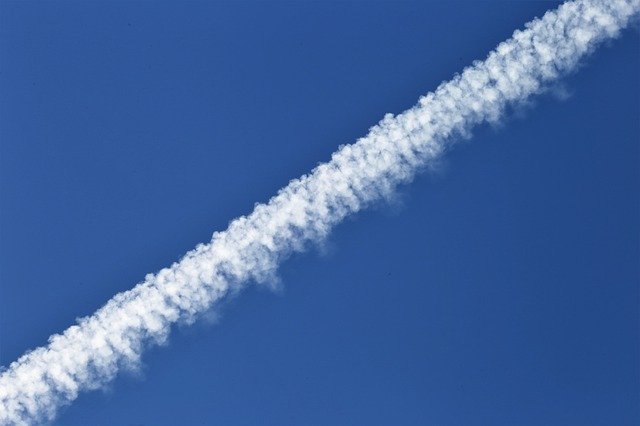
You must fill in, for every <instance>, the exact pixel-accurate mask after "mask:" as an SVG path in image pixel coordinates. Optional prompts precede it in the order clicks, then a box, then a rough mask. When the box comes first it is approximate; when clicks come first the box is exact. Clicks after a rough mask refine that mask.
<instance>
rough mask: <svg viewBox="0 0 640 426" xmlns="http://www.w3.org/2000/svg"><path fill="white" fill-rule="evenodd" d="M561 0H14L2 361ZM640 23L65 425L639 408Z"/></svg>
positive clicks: (0, 7)
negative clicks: (276, 288)
mask: <svg viewBox="0 0 640 426" xmlns="http://www.w3.org/2000/svg"><path fill="white" fill-rule="evenodd" d="M556 5H557V3H554V2H533V3H527V2H489V1H485V2H478V3H475V2H464V3H460V2H458V3H456V2H454V3H449V2H434V3H431V2H419V3H409V2H403V3H394V2H384V3H364V2H352V3H342V2H327V3H320V2H313V3H239V4H236V3H221V2H216V3H196V2H188V3H177V2H176V3H158V2H153V3H151V2H142V1H140V2H133V3H123V2H117V3H106V2H104V3H103V2H65V3H60V2H56V3H49V2H47V3H44V2H43V3H35V2H9V1H2V2H0V43H1V45H0V215H1V216H0V233H1V234H0V236H1V238H0V292H1V293H0V311H1V314H0V315H1V316H0V336H1V342H0V363H1V364H4V365H7V364H8V363H10V362H11V361H13V360H14V359H16V358H17V357H18V356H19V355H21V354H22V353H23V352H24V351H25V350H27V349H29V348H33V347H36V346H39V345H42V344H44V343H45V342H46V339H47V337H48V336H49V335H50V334H52V333H55V332H60V331H62V330H64V329H65V328H66V327H68V326H69V325H71V324H72V323H73V322H74V319H75V318H76V317H78V316H84V315H88V314H91V313H92V312H93V311H94V310H96V309H97V308H99V307H100V306H101V305H102V304H103V303H104V302H105V301H107V300H108V299H109V298H110V297H111V296H112V295H114V294H115V293H116V292H119V291H122V290H125V289H128V288H130V287H132V286H133V285H134V284H135V283H136V282H138V281H139V280H140V279H142V278H143V276H144V275H145V274H146V273H147V272H153V271H156V270H158V269H160V268H162V267H164V266H167V265H169V264H170V263H171V262H172V261H174V260H176V259H178V258H179V257H180V256H181V255H182V254H183V253H184V252H186V251H187V250H189V249H191V248H192V247H193V246H195V244H197V243H198V242H205V241H208V239H209V238H210V236H211V233H212V232H213V231H215V230H223V229H224V228H226V224H227V223H228V221H229V220H231V219H233V218H234V217H236V216H238V215H240V214H245V213H248V212H250V211H251V209H252V207H253V204H254V203H255V202H258V201H266V200H267V199H268V198H269V197H270V196H271V195H273V194H274V193H275V192H276V191H277V189H278V188H280V187H281V186H283V185H285V184H286V183H287V181H288V180H289V179H291V178H294V177H297V176H299V175H300V174H302V173H304V172H306V171H308V170H310V169H311V168H312V167H313V166H314V165H316V164H317V163H318V162H320V161H326V160H328V159H329V156H330V154H331V152H332V151H334V150H335V149H336V148H337V147H338V145H340V144H343V143H350V142H353V141H354V140H355V139H356V138H357V137H359V136H361V135H364V134H365V133H366V131H367V129H368V127H369V126H371V125H373V124H374V123H375V122H376V121H378V120H379V119H380V118H381V117H382V116H383V114H384V113H386V112H394V113H397V112H400V111H402V110H404V109H406V108H408V107H410V106H411V105H412V104H414V103H415V101H416V100H417V98H418V96H419V95H421V94H424V93H426V92H428V91H430V90H432V89H434V88H435V87H436V86H437V84H438V83H440V82H441V81H442V80H446V79H449V78H450V77H451V76H452V75H453V74H454V73H455V72H457V71H459V70H461V69H462V67H463V66H465V65H467V64H469V63H470V62H471V61H472V60H474V59H481V58H483V57H484V56H485V55H486V54H487V53H488V52H489V51H490V50H491V49H492V48H493V47H494V46H495V45H496V44H497V43H498V42H500V41H502V40H503V39H506V38H507V37H509V36H510V34H511V33H512V31H513V30H514V29H515V28H519V27H521V26H522V25H523V24H524V23H525V22H526V21H528V20H530V19H531V18H533V17H534V16H539V15H540V14H541V13H542V12H543V11H544V10H546V9H548V8H552V7H555V6H556ZM639 41H640V37H639V36H638V31H637V29H631V30H629V31H627V32H625V33H624V36H623V38H621V39H619V40H616V41H614V42H612V43H610V44H609V45H608V46H606V47H604V48H602V49H600V50H599V51H598V52H597V53H596V54H595V55H594V56H593V57H592V58H590V59H589V60H588V61H587V62H586V64H585V66H584V67H583V68H582V69H581V70H580V71H579V72H578V73H577V74H576V75H574V76H570V77H569V78H568V79H566V80H564V84H563V86H562V87H561V88H557V90H556V92H560V91H563V92H565V93H568V94H569V97H568V98H567V99H559V97H558V96H545V97H542V98H538V99H536V100H535V102H533V103H532V104H530V105H527V106H526V107H523V108H521V109H518V110H517V111H515V112H514V113H512V114H511V115H510V116H509V117H507V118H506V119H505V120H504V121H503V122H502V124H501V125H500V126H498V127H497V128H493V127H489V126H485V127H482V128H479V129H476V132H475V133H474V137H473V138H472V139H471V140H469V141H464V142H462V143H460V144H459V145H458V147H457V148H456V149H455V150H454V151H453V152H451V153H450V154H449V155H448V156H447V157H446V159H444V161H443V163H442V164H441V166H440V168H439V170H438V171H437V172H435V173H429V174H427V175H423V176H421V177H419V178H418V179H417V180H416V181H415V182H414V183H413V184H412V185H410V186H408V187H406V188H402V189H401V191H400V196H399V199H398V201H397V202H396V203H395V204H393V205H382V206H379V207H377V208H374V209H372V210H370V211H367V212H365V213H363V214H360V215H359V216H357V217H356V218H354V219H353V220H348V221H347V222H346V223H344V224H342V225H341V226H340V227H338V228H337V229H336V230H335V232H334V233H333V234H332V236H331V238H330V239H329V241H328V242H327V244H326V247H324V248H323V250H321V252H316V253H310V254H307V255H305V256H297V257H296V258H294V259H291V260H290V261H288V262H287V263H285V264H284V265H283V267H282V268H281V279H282V289H281V291H280V292H277V293H273V292H271V291H269V290H267V289H266V288H257V287H251V288H249V289H248V290H247V291H245V292H244V293H243V294H242V295H241V297H238V298H236V299H234V300H232V301H229V302H228V303H226V304H225V305H224V307H223V310H222V312H221V315H220V321H219V322H218V323H217V324H215V325H212V324H210V322H207V321H201V322H199V323H198V324H196V325H195V326H193V327H190V328H187V327H181V328H177V329H176V330H175V331H174V333H173V334H172V337H171V340H170V344H169V345H168V346H167V347H164V348H154V349H152V350H150V351H148V352H147V353H146V354H145V356H144V365H143V367H142V371H141V372H140V373H139V374H138V375H137V376H132V375H131V374H129V375H125V376H122V377H120V378H119V379H117V380H116V381H115V382H114V383H113V385H112V386H111V387H109V388H108V389H106V390H105V391H97V392H92V393H88V394H83V395H82V396H81V397H80V398H79V399H78V400H77V401H76V402H75V404H73V405H72V406H70V407H69V408H68V409H66V410H64V412H63V413H62V415H61V416H60V417H59V419H58V420H57V421H56V424H59V425H94V426H100V425H105V426H106V425H177V424H180V425H225V426H236V425H238V426H239V425H246V426H249V425H278V426H282V425H302V426H306V425H308V426H316V425H318V426H319V425H336V426H341V425H438V426H462V425H505V426H506V425H522V426H527V425H531V426H533V425H547V426H555V425H558V426H559V425H585V426H586V425H602V426H605V425H607V426H609V425H623V426H624V425H636V424H638V422H640V408H639V402H638V395H639V393H640V383H639V381H640V350H639V300H640V294H639V271H640V260H639V259H640V250H639V240H640V172H639V161H640V149H639V140H640V123H639V117H640V96H639V94H640V87H639V79H638V75H640V54H639V52H640V43H639Z"/></svg>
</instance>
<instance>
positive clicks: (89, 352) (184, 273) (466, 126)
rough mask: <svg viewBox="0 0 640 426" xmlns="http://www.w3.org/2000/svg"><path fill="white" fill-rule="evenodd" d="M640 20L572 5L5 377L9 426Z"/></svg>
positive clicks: (621, 7)
mask: <svg viewBox="0 0 640 426" xmlns="http://www.w3.org/2000/svg"><path fill="white" fill-rule="evenodd" d="M639 10H640V0H610V1H604V0H577V1H573V2H568V3H565V4H563V5H562V6H560V7H559V8H558V9H556V10H554V11H550V12H547V13H546V14H545V15H544V16H543V17H542V18H541V19H536V20H533V21H531V22H530V23H528V24H527V25H526V29H524V30H518V31H516V32H515V33H514V34H513V36H512V38H511V39H509V40H507V41H505V42H503V43H501V44H499V45H498V46H497V47H496V49H495V50H494V51H493V52H491V53H490V54H489V56H488V57H487V58H486V59H485V60H484V61H477V62H475V63H474V64H473V65H472V66H470V67H468V68H466V69H465V70H464V71H463V72H462V73H461V74H460V75H456V76H455V77H454V78H453V79H452V80H451V81H449V82H445V83H443V84H441V85H440V86H439V87H438V88H437V89H436V90H435V91H434V92H432V93H429V94H427V95H426V96H424V97H422V98H420V100H419V103H418V104H417V105H416V106H414V107H413V108H411V109H409V110H407V111H405V112H403V113H401V114H399V115H397V116H395V117H394V116H393V115H391V114H387V115H386V116H385V117H384V119H383V120H382V121H381V122H380V123H378V124H377V125H376V126H374V127H372V128H371V129H370V132H369V134H368V135H367V136H365V137H364V138H361V139H359V140H358V141H357V142H356V143H354V144H352V145H346V146H342V147H341V148H340V149H339V150H338V151H336V152H335V153H334V154H333V155H332V158H331V161H329V162H328V163H325V164H321V165H319V166H318V167H316V168H315V169H314V170H313V171H312V172H311V173H310V174H308V175H304V176H302V177H301V178H299V179H295V180H292V181H291V182H290V183H289V184H288V185H287V186H286V187H284V188H282V189H281V190H280V191H279V192H278V194H277V195H276V196H274V197H273V198H272V199H271V200H269V202H268V203H266V204H258V205H256V207H255V209H254V211H253V212H252V213H251V214H250V215H248V216H243V217H240V218H237V219H235V220H233V221H232V222H231V223H230V224H229V227H228V229H227V230H226V231H223V232H216V233H214V234H213V237H212V239H211V242H209V243H208V244H201V245H199V246H197V247H196V248H195V249H194V250H192V251H191V252H189V253H187V254H186V255H185V256H184V257H183V258H182V259H181V260H180V261H179V262H177V263H174V264H173V265H171V267H169V268H165V269H162V270H161V271H159V272H158V273H157V274H149V275H147V276H146V277H145V279H144V281H143V282H142V283H140V284H138V285H137V286H135V287H134V288H132V289H131V290H129V291H126V292H123V293H119V294H117V295H115V296H114V297H113V298H112V299H111V300H110V301H109V302H107V304H106V305H105V306H104V307H102V308H100V309H99V310H98V311H97V312H96V313H94V314H93V315H92V316H89V317H86V318H83V319H81V320H79V321H78V324H77V325H73V326H72V327H70V328H68V329H67V330H66V331H64V333H62V334H56V335H54V336H51V337H50V338H49V344H48V345H47V346H43V347H40V348H37V349H35V350H34V351H32V352H29V353H27V354H25V355H23V356H22V357H21V358H19V359H18V360H17V361H15V362H13V363H12V364H11V365H10V366H9V367H8V369H7V370H6V371H4V372H3V373H2V375H1V376H0V423H2V424H30V423H34V422H41V421H47V420H50V419H53V418H54V416H55V414H56V412H57V410H58V409H59V408H60V407H61V406H63V405H65V404H68V403H70V402H71V401H73V400H74V399H75V398H76V397H77V396H78V393H79V392H80V391H82V390H89V389H95V388H99V387H101V386H103V385H104V384H105V383H107V382H109V381H110V380H112V379H113V378H114V376H115V375H116V374H117V372H118V370H119V369H120V368H122V367H126V366H130V365H135V364H136V363H137V362H138V361H139V358H140V355H141V352H142V350H143V348H144V347H145V346H146V345H147V344H149V343H152V342H161V341H163V340H165V339H166V337H167V335H168V333H169V331H170V328H171V325H172V324H173V323H175V322H178V321H186V322H191V321H193V319H194V318H195V316H196V314H198V313H200V312H202V311H205V310H207V309H210V308H211V307H212V305H213V304H214V303H215V302H216V301H217V300H219V299H221V298H222V297H224V296H225V295H226V294H227V293H228V292H229V291H231V290H235V289H239V288H241V287H243V286H244V285H245V283H247V282H248V281H250V280H256V281H265V280H267V279H269V278H270V277H272V276H273V274H274V273H275V270H276V267H277V265H278V264H279V263H280V261H282V260H283V259H284V258H286V257H287V256H288V255H289V254H290V253H291V252H294V251H302V250H303V249H304V248H305V247H306V246H307V245H308V243H309V242H311V241H318V240H321V239H323V238H324V237H325V236H326V235H327V234H328V233H329V231H330V230H331V228H332V227H333V226H334V225H335V224H337V223H338V222H340V221H341V220H342V219H343V218H344V217H345V216H347V215H349V214H352V213H355V212H357V211H359V210H360V209H362V208H364V207H366V206H367V205H369V204H370V203H371V202H373V201H375V200H378V199H380V198H382V197H385V196H386V195H388V194H390V193H392V192H393V191H394V189H395V187H396V186H397V185H398V184H400V183H404V182H408V181H410V180H411V179H412V178H413V176H414V175H415V173H416V172H417V171H419V170H420V169H421V168H422V167H424V166H426V165H428V164H429V162H430V161H433V159H435V158H436V157H438V156H439V155H441V154H442V153H443V152H444V151H445V150H446V148H447V146H448V145H449V144H450V143H451V142H452V136H456V135H460V134H467V133H468V132H469V131H470V130H471V128H472V127H473V126H474V125H476V124H479V123H482V122H485V121H496V120H498V119H499V117H500V116H501V114H502V112H503V111H504V109H505V107H507V106H508V105H511V104H514V103H517V102H521V101H524V100H525V99H527V98H528V97H529V96H531V95H533V94H536V93H539V92H540V91H542V90H543V89H544V87H545V85H546V84H547V83H549V82H551V81H553V80H555V79H557V78H559V77H561V76H562V75H564V74H566V73H567V72H569V71H571V70H572V69H574V68H575V66H576V65H577V63H578V61H579V60H580V59H581V58H583V57H584V56H585V55H586V54H588V53H590V52H591V51H592V50H593V49H594V48H595V47H596V46H597V45H598V44H599V42H601V41H603V40H606V39H609V38H612V37H615V36H617V35H618V34H619V32H620V30H621V29H623V28H624V27H625V26H626V25H627V24H628V22H629V20H630V19H632V18H633V17H634V16H636V15H637V14H638V11H639Z"/></svg>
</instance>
